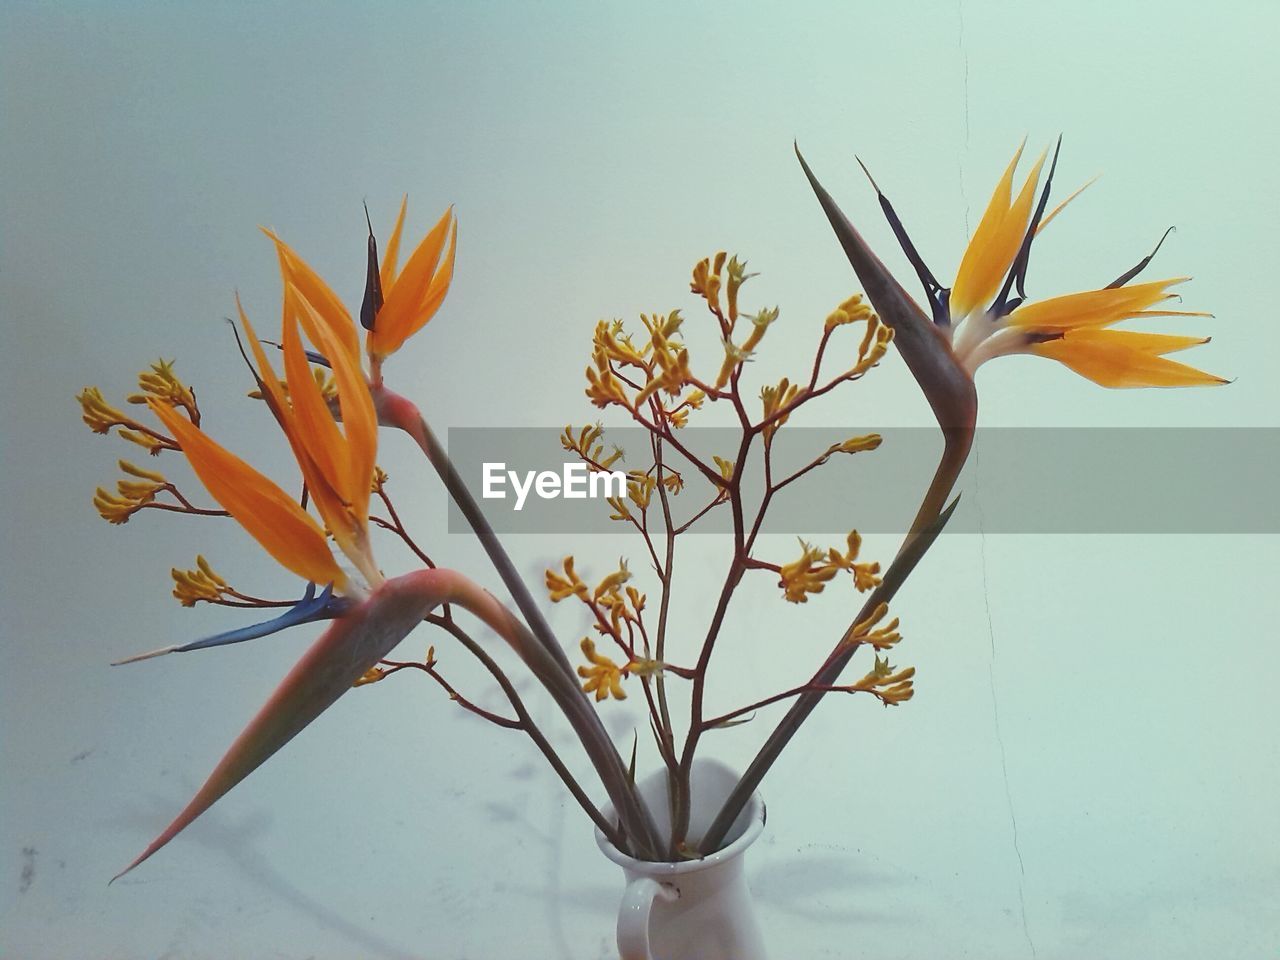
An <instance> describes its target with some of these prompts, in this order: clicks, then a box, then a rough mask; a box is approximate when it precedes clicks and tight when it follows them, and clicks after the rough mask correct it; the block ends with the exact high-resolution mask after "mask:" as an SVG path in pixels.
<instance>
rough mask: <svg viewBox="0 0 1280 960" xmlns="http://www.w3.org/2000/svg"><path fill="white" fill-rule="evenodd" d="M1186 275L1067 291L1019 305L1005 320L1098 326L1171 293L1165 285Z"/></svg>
mask: <svg viewBox="0 0 1280 960" xmlns="http://www.w3.org/2000/svg"><path fill="white" fill-rule="evenodd" d="M1187 279H1189V278H1187V277H1175V278H1174V279H1172V280H1153V281H1151V282H1150V283H1136V284H1133V285H1132V286H1127V287H1108V288H1105V289H1103V290H1088V291H1085V292H1084V293H1068V294H1066V295H1065V296H1061V297H1050V298H1049V299H1048V300H1037V301H1035V302H1034V303H1027V304H1023V305H1022V306H1020V307H1018V309H1017V310H1015V311H1013V313H1011V314H1009V323H1010V324H1012V325H1014V326H1018V327H1027V328H1034V329H1037V330H1071V329H1075V328H1078V327H1098V326H1106V325H1107V324H1112V323H1117V322H1119V321H1120V320H1126V319H1129V318H1130V317H1135V316H1137V315H1138V314H1140V313H1141V312H1142V311H1144V310H1145V309H1146V308H1147V307H1150V306H1152V305H1153V304H1156V303H1160V302H1161V301H1163V300H1168V299H1170V298H1172V297H1173V296H1174V294H1172V293H1169V291H1168V288H1169V287H1171V286H1173V285H1174V284H1178V283H1182V282H1184V281H1185V280H1187Z"/></svg>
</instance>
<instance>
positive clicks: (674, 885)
mask: <svg viewBox="0 0 1280 960" xmlns="http://www.w3.org/2000/svg"><path fill="white" fill-rule="evenodd" d="M737 782H738V776H737V774H735V773H734V772H733V771H732V770H730V769H729V768H728V767H727V766H725V765H724V764H722V763H720V762H719V761H716V760H695V761H694V764H693V770H692V774H691V779H690V789H691V794H692V796H691V803H690V810H691V816H690V819H689V837H690V840H691V841H692V842H694V843H696V842H697V841H698V840H699V839H700V838H701V837H702V834H703V833H704V832H705V831H706V829H707V827H709V826H710V825H711V819H712V818H713V817H714V816H715V815H716V813H717V812H718V811H719V810H720V806H721V804H722V803H723V802H724V800H725V799H726V798H727V797H728V796H729V793H730V791H731V790H732V789H733V787H734V785H735V784H736V783H737ZM637 788H638V790H639V792H640V797H641V799H642V800H643V801H644V803H645V805H646V806H648V808H649V809H650V811H652V813H653V819H654V821H655V822H656V823H657V826H658V832H659V835H661V836H669V835H670V830H671V815H670V810H669V809H668V801H667V772H666V770H660V771H658V772H656V773H654V774H652V775H651V776H649V777H647V778H645V779H644V780H641V781H640V782H639V783H638V784H637ZM604 812H605V816H607V817H610V818H612V817H613V815H614V814H613V810H612V809H608V808H606V810H605V811H604ZM764 821H765V808H764V802H763V801H762V800H761V799H760V795H759V794H755V795H753V796H752V797H751V800H750V802H749V803H748V804H747V805H746V807H745V808H743V811H742V813H741V814H739V816H738V819H737V820H736V821H735V822H734V825H733V829H732V830H730V831H729V834H728V838H727V839H728V841H729V842H728V844H727V846H725V847H724V848H722V849H720V850H718V851H716V852H715V853H712V854H709V855H708V856H705V857H703V858H702V859H700V860H686V861H683V862H680V863H651V862H648V861H644V860H636V859H634V858H633V857H629V856H627V855H626V854H624V853H621V852H620V851H619V850H618V849H617V848H616V847H614V846H613V844H611V843H610V842H609V841H608V840H607V839H605V837H604V835H603V834H602V833H601V832H600V831H599V830H597V831H596V843H598V844H599V845H600V849H601V851H602V852H603V853H604V855H605V856H606V857H608V858H609V859H610V860H612V861H613V862H614V863H616V864H618V866H620V867H622V872H623V873H624V874H625V875H626V883H627V885H626V889H625V890H624V892H623V894H622V905H621V907H620V908H619V911H618V952H619V954H620V955H621V960H766V957H765V949H764V938H763V936H762V935H761V933H760V927H759V925H758V924H757V923H756V919H755V912H754V910H753V909H752V903H751V891H750V889H749V888H748V887H747V878H746V874H745V872H744V870H743V866H744V865H743V855H744V854H745V853H746V851H747V848H748V847H750V846H751V844H753V843H755V841H756V839H757V838H758V837H759V836H760V832H761V830H763V829H764Z"/></svg>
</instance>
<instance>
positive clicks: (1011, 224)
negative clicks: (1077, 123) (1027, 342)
mask: <svg viewBox="0 0 1280 960" xmlns="http://www.w3.org/2000/svg"><path fill="white" fill-rule="evenodd" d="M1046 155H1047V152H1046V153H1042V154H1040V159H1039V160H1037V161H1036V164H1035V166H1034V167H1032V169H1031V173H1029V174H1028V175H1027V179H1026V181H1025V182H1024V183H1023V185H1022V190H1021V192H1020V193H1019V194H1018V198H1017V200H1015V201H1014V202H1013V203H1012V204H1010V202H1009V197H1010V192H1011V191H1012V188H1013V171H1014V169H1015V168H1016V167H1017V165H1018V160H1019V159H1020V158H1021V156H1022V147H1019V148H1018V152H1017V153H1016V154H1014V157H1013V160H1012V162H1010V164H1009V166H1008V168H1007V169H1006V170H1005V172H1004V176H1002V177H1001V178H1000V182H999V183H998V184H997V185H996V189H995V192H994V193H993V194H992V195H991V202H990V203H988V204H987V209H986V212H985V213H983V215H982V220H981V221H979V223H978V228H977V229H976V230H975V231H974V232H973V238H972V239H971V240H970V241H969V245H968V247H966V248H965V251H964V257H963V258H961V260H960V269H959V270H958V271H957V272H956V282H955V285H954V286H953V287H952V289H951V299H950V304H951V318H952V320H954V321H957V322H958V321H960V320H962V319H963V318H964V317H967V316H968V315H969V314H970V313H972V312H973V310H974V309H975V308H977V307H980V306H985V305H987V304H989V303H990V302H991V301H992V300H994V299H995V296H996V294H997V292H999V289H1000V284H1001V282H1002V281H1003V280H1004V278H1005V275H1006V274H1007V273H1008V272H1009V267H1010V266H1011V265H1012V264H1013V259H1014V257H1016V256H1017V255H1018V248H1019V247H1021V246H1022V240H1023V237H1024V235H1025V234H1026V230H1027V222H1028V220H1029V219H1030V216H1031V206H1032V204H1033V203H1034V202H1035V194H1036V184H1037V183H1039V181H1040V169H1041V168H1042V167H1043V166H1044V161H1045V157H1046Z"/></svg>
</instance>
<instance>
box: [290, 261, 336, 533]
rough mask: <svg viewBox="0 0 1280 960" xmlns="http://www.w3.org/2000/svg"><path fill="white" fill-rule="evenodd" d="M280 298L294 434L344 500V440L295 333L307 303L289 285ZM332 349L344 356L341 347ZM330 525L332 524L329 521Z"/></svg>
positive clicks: (331, 526)
mask: <svg viewBox="0 0 1280 960" xmlns="http://www.w3.org/2000/svg"><path fill="white" fill-rule="evenodd" d="M284 301H285V309H284V336H283V342H282V346H283V347H284V371H285V376H286V377H287V378H288V383H289V399H290V400H291V401H292V403H293V413H294V418H295V422H296V423H297V432H298V437H299V439H300V440H301V441H302V445H303V446H304V447H305V448H306V450H307V453H308V454H310V456H311V459H312V460H313V461H314V462H315V465H316V466H317V467H319V469H320V472H321V473H323V474H324V477H325V479H326V480H327V481H328V483H329V486H331V487H332V488H333V489H334V491H335V492H336V493H337V494H338V497H339V499H341V500H347V499H349V498H350V490H349V489H348V486H347V483H346V466H347V465H346V459H347V457H346V454H347V450H346V446H347V445H346V441H345V440H344V439H343V436H342V432H341V431H340V430H339V429H338V425H337V424H336V423H335V422H334V420H333V413H332V412H331V411H330V410H329V405H328V403H326V402H325V399H324V396H323V395H322V394H321V393H320V387H319V386H317V384H316V381H315V377H314V376H313V375H312V373H311V364H310V363H309V362H308V361H307V357H306V354H305V353H304V352H303V347H302V339H301V338H300V337H299V336H298V320H297V314H298V313H299V312H303V311H306V310H307V307H306V305H305V304H302V303H299V302H298V300H297V297H296V294H295V293H294V288H293V287H292V286H287V287H285V293H284ZM335 352H336V353H340V354H343V355H344V356H345V353H344V351H342V350H337V351H335ZM335 359H336V358H335ZM326 519H328V518H326ZM330 528H331V529H332V528H333V525H332V523H331V524H330Z"/></svg>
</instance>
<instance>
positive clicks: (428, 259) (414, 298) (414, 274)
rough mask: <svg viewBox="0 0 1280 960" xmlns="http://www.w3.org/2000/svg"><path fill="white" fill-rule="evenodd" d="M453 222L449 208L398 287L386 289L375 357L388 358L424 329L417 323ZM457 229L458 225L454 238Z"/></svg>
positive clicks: (374, 338) (375, 332)
mask: <svg viewBox="0 0 1280 960" xmlns="http://www.w3.org/2000/svg"><path fill="white" fill-rule="evenodd" d="M452 219H453V207H450V208H449V209H448V210H446V211H445V212H444V216H442V217H441V218H440V220H439V221H438V222H437V223H436V225H435V226H434V227H432V228H431V231H430V232H429V233H428V234H427V235H426V236H425V237H423V238H422V242H421V243H419V244H418V248H417V249H416V250H414V252H413V254H412V255H411V256H410V257H409V260H408V262H407V263H406V264H405V265H404V271H403V272H402V273H401V274H400V276H399V277H398V278H397V279H396V282H395V285H394V286H392V287H391V288H390V289H387V288H386V287H385V286H384V287H383V295H384V297H385V300H384V302H383V304H382V309H381V310H379V311H378V319H377V322H376V323H375V325H374V330H373V336H372V338H371V346H372V352H373V353H374V354H375V355H377V356H381V357H386V356H389V355H390V354H392V353H395V352H396V350H398V349H400V347H401V346H402V345H403V344H404V342H405V340H407V339H408V338H409V335H410V334H411V333H412V332H414V331H415V330H417V329H420V328H421V324H417V323H416V321H417V319H418V315H419V313H420V310H421V308H422V305H423V301H424V300H426V298H427V296H428V293H429V291H430V288H431V282H432V279H433V278H434V277H435V275H436V274H437V272H438V271H437V266H438V265H439V262H440V253H441V251H442V250H443V249H444V241H445V235H446V234H447V233H448V231H449V224H450V221H451V220H452ZM456 230H457V227H456V225H455V227H454V232H455V235H456ZM423 322H425V321H423Z"/></svg>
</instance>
